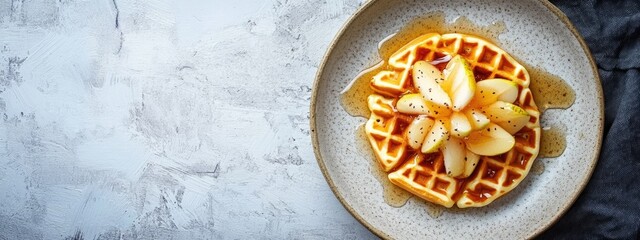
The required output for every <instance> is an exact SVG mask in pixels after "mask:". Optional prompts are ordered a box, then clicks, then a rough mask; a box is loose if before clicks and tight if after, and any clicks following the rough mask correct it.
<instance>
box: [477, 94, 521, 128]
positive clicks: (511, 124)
mask: <svg viewBox="0 0 640 240" xmlns="http://www.w3.org/2000/svg"><path fill="white" fill-rule="evenodd" d="M482 111H483V112H484V114H485V115H486V116H488V117H489V119H491V122H493V123H495V124H498V125H499V126H500V127H502V128H503V129H504V130H506V131H507V132H508V133H509V134H515V133H517V132H518V131H520V129H522V127H524V126H525V125H527V122H529V117H530V116H529V113H527V111H525V110H524V109H522V108H520V107H518V106H516V105H514V104H512V103H508V102H503V101H497V102H495V103H493V104H491V105H489V106H486V107H484V108H483V109H482Z"/></svg>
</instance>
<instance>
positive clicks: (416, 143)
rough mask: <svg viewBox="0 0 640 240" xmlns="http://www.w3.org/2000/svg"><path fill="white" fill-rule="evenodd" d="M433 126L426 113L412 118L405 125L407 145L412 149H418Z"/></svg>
mask: <svg viewBox="0 0 640 240" xmlns="http://www.w3.org/2000/svg"><path fill="white" fill-rule="evenodd" d="M432 126H433V119H431V118H429V117H427V116H426V115H420V116H417V117H416V118H414V119H413V121H412V122H411V123H410V124H409V126H407V129H406V130H405V131H406V132H405V134H406V137H407V142H408V144H409V147H411V148H413V149H420V146H421V145H422V142H424V138H425V137H426V136H427V133H428V132H429V131H430V130H431V127H432Z"/></svg>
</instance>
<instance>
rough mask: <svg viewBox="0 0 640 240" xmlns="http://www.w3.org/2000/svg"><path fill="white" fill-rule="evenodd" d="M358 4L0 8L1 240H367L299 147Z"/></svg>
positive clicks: (93, 2) (2, 3) (16, 0)
mask: <svg viewBox="0 0 640 240" xmlns="http://www.w3.org/2000/svg"><path fill="white" fill-rule="evenodd" d="M362 2H363V0H355V1H349V0H343V1H321V0H314V1H278V0H269V1H261V0H253V1H248V0H242V1H221V0H214V1H207V0H188V1H165V0H58V1H54V0H0V192H1V193H2V194H0V239H239V238H242V239H247V238H248V239H324V238H330V239H354V238H359V239H362V238H373V237H374V236H373V235H371V233H370V232H368V231H367V230H366V229H365V228H364V227H362V225H360V224H359V223H358V222H357V221H356V220H355V219H354V218H353V217H351V215H349V214H348V213H347V212H346V210H344V208H343V207H342V206H341V205H340V203H339V202H338V201H337V199H336V198H335V196H334V195H333V194H332V193H331V191H330V189H329V187H328V185H327V183H326V182H325V180H324V178H323V176H322V174H321V172H320V170H319V168H318V165H317V163H316V160H315V157H314V155H313V150H312V147H311V143H310V137H309V119H308V118H309V111H308V108H309V99H310V95H311V86H312V83H313V78H314V75H315V72H316V69H317V67H318V65H319V63H320V61H321V59H322V56H323V54H324V53H325V51H326V47H327V46H328V44H329V43H330V41H331V40H332V38H333V37H334V36H335V34H336V33H337V31H338V29H339V28H340V26H341V25H342V24H343V23H344V22H345V21H346V20H347V18H348V17H349V15H350V14H352V13H353V12H355V11H356V9H357V8H358V7H359V6H360V5H361V4H362Z"/></svg>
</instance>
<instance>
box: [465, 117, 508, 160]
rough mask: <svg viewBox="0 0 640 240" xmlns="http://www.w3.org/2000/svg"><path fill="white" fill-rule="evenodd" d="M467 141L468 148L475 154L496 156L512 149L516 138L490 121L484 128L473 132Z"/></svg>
mask: <svg viewBox="0 0 640 240" xmlns="http://www.w3.org/2000/svg"><path fill="white" fill-rule="evenodd" d="M465 143H466V144H467V149H469V150H470V151H471V152H473V153H475V154H478V155H482V156H495V155H500V154H503V153H505V152H507V151H509V150H511V148H513V146H514V145H515V143H516V140H515V139H514V138H513V136H511V134H509V133H508V132H507V131H505V130H504V129H502V127H500V126H498V125H497V124H494V123H489V125H487V127H485V128H484V129H482V130H478V131H474V132H471V134H469V136H468V137H467V138H466V139H465Z"/></svg>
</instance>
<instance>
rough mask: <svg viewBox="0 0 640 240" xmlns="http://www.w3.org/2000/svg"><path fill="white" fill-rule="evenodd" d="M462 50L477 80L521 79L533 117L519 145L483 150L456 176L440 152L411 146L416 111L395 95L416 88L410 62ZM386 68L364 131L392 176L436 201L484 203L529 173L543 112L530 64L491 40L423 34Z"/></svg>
mask: <svg viewBox="0 0 640 240" xmlns="http://www.w3.org/2000/svg"><path fill="white" fill-rule="evenodd" d="M446 55H449V56H451V57H453V56H455V55H460V56H461V57H463V58H465V59H466V60H467V61H468V62H469V64H470V65H471V68H472V69H473V72H474V75H475V77H476V81H481V80H484V79H489V78H503V79H507V80H511V81H513V82H515V83H517V84H518V86H519V87H518V88H519V95H518V99H517V100H516V102H515V104H516V105H518V106H519V107H521V108H522V109H524V110H525V111H527V112H528V113H529V115H530V119H529V122H528V123H527V124H526V126H525V127H523V128H522V129H521V130H519V131H518V132H517V133H515V134H514V138H515V141H516V143H515V146H514V147H513V148H512V149H511V150H510V151H508V152H506V153H504V154H501V155H497V156H482V157H481V159H480V161H479V162H478V165H477V167H476V168H475V170H474V172H473V173H472V174H471V175H470V176H469V177H467V178H464V179H457V178H453V177H450V176H448V175H447V174H446V172H445V167H444V160H443V157H442V153H441V152H436V153H433V154H423V153H421V152H420V151H414V150H413V149H411V148H409V147H408V145H407V142H406V139H405V128H406V126H408V125H409V124H410V123H411V121H413V118H414V116H411V115H406V114H402V113H399V112H397V111H396V110H395V109H394V105H395V101H397V99H398V98H399V97H400V96H401V95H402V94H404V93H407V92H412V91H414V90H413V86H412V81H411V72H410V71H411V68H412V66H413V64H414V63H415V62H416V61H420V60H424V61H433V60H434V59H436V58H440V57H442V56H446ZM387 65H388V68H387V70H384V71H381V72H379V73H378V74H376V75H375V76H374V77H373V79H372V80H371V87H372V88H373V89H374V91H375V92H376V94H372V95H370V96H369V98H368V107H369V110H371V115H370V117H369V120H368V121H367V123H366V126H365V131H366V134H367V137H368V139H369V142H370V143H371V146H372V149H373V151H374V152H375V155H376V157H377V159H378V162H379V163H380V166H381V167H382V168H383V170H384V171H386V172H388V173H389V175H388V177H389V180H390V181H391V182H392V183H394V184H395V185H397V186H399V187H401V188H403V189H405V190H407V191H409V192H411V193H413V194H415V195H417V196H419V197H421V198H423V199H425V200H427V201H430V202H433V203H437V204H440V205H443V206H445V207H452V206H453V205H454V204H456V205H457V206H458V207H460V208H466V207H481V206H485V205H487V204H489V203H491V202H493V201H494V200H495V199H497V198H499V197H500V196H502V195H504V194H506V193H507V192H509V191H510V190H511V189H513V188H514V187H516V186H517V185H518V184H519V183H520V182H521V181H522V180H523V179H524V178H525V176H526V175H527V174H528V172H529V169H530V168H531V165H532V163H533V161H534V160H535V158H536V157H537V155H538V151H539V149H540V122H539V117H540V112H539V111H538V108H537V106H536V104H535V102H534V101H533V96H532V94H531V91H530V90H529V82H530V79H529V74H528V73H527V70H526V69H525V68H524V67H523V66H522V65H521V64H519V63H518V62H516V61H515V60H514V59H513V58H512V57H511V56H509V55H508V54H507V53H506V52H504V50H502V49H500V48H498V47H497V46H495V45H493V44H492V43H490V42H488V41H486V40H484V39H481V38H478V37H474V36H469V35H465V34H444V35H440V34H437V33H430V34H425V35H423V36H421V37H419V38H417V39H415V40H413V41H411V42H410V43H408V44H407V45H405V46H404V47H402V48H401V49H399V50H398V51H396V52H395V53H394V54H393V55H391V57H390V58H389V60H388V62H387Z"/></svg>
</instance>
